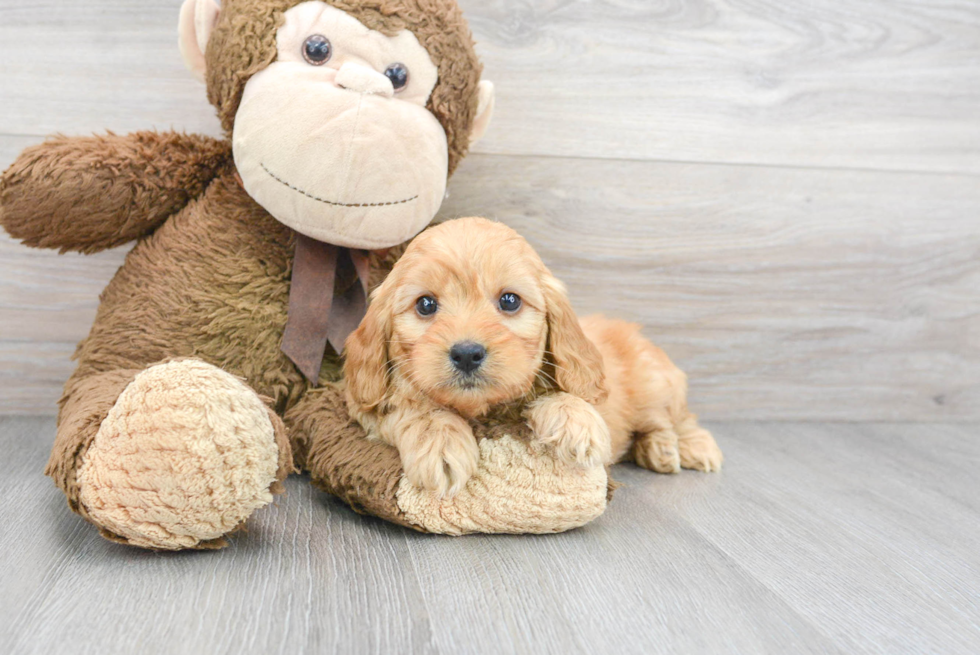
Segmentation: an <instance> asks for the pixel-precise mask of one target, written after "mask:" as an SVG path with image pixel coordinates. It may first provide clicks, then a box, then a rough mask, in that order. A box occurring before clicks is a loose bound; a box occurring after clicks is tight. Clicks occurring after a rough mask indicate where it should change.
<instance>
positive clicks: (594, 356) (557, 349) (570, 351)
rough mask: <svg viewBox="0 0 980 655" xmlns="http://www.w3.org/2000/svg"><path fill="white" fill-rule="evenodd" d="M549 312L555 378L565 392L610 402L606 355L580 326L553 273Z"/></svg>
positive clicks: (547, 284)
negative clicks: (608, 398) (604, 367)
mask: <svg viewBox="0 0 980 655" xmlns="http://www.w3.org/2000/svg"><path fill="white" fill-rule="evenodd" d="M542 282H543V287H544V297H545V303H546V304H547V312H548V350H549V351H550V352H551V357H552V358H553V359H554V363H555V378H556V379H557V381H558V386H559V387H561V389H562V391H566V392H568V393H570V394H572V395H573V396H578V397H579V398H582V399H583V400H585V401H587V402H589V403H592V404H593V405H594V404H596V403H600V402H602V401H603V400H605V399H606V396H608V395H609V394H608V392H607V391H606V387H605V381H606V380H605V374H604V373H603V368H602V355H601V354H599V350H598V349H597V348H596V347H595V344H593V343H592V342H591V341H589V339H588V337H586V336H585V333H584V332H582V326H581V325H579V322H578V317H577V316H575V312H574V311H572V304H571V303H570V302H569V300H568V294H567V292H566V291H565V285H564V284H562V283H561V282H560V281H559V280H558V279H557V278H555V277H554V276H552V275H551V274H550V273H549V274H545V275H544V279H543V280H542Z"/></svg>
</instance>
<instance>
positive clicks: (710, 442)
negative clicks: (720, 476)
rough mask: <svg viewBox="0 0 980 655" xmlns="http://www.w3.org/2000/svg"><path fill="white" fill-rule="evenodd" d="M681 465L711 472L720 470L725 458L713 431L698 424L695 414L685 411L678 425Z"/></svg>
mask: <svg viewBox="0 0 980 655" xmlns="http://www.w3.org/2000/svg"><path fill="white" fill-rule="evenodd" d="M676 430H677V437H678V447H679V450H680V456H681V466H683V467H684V468H686V469H695V470H698V471H704V472H705V473H710V472H711V471H720V470H721V463H722V461H723V460H724V458H723V457H722V454H721V448H719V447H718V444H717V443H716V442H715V438H714V437H712V436H711V433H710V432H708V431H707V430H705V429H704V428H702V427H701V426H700V425H698V419H697V417H696V416H695V415H694V414H691V413H689V412H688V413H685V415H684V417H683V418H682V419H681V420H680V421H678V422H677V426H676Z"/></svg>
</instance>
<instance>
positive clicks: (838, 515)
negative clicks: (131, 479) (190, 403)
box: [0, 417, 980, 654]
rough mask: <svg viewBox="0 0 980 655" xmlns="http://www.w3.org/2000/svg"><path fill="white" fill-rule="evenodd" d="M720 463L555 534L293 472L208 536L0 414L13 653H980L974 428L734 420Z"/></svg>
mask: <svg viewBox="0 0 980 655" xmlns="http://www.w3.org/2000/svg"><path fill="white" fill-rule="evenodd" d="M710 427H711V428H712V429H713V430H714V431H715V434H716V435H717V436H718V438H719V441H720V443H721V445H722V447H723V448H724V449H725V454H726V468H725V470H724V471H723V472H722V473H720V474H718V475H701V474H696V473H692V472H685V473H682V474H681V475H677V476H658V475H654V474H652V473H649V472H647V471H643V470H640V469H637V468H634V467H632V466H619V467H617V468H616V469H615V477H616V478H617V479H619V480H620V481H622V482H623V483H625V486H623V487H622V488H621V489H620V490H619V491H618V492H617V495H616V498H615V500H614V501H613V503H612V504H611V505H610V508H609V510H608V511H607V512H606V513H605V515H603V516H602V517H601V518H600V519H598V520H597V521H595V522H594V523H592V524H591V525H589V526H587V527H585V528H584V529H581V530H577V531H574V532H570V533H566V534H562V535H554V536H547V537H529V536H527V537H463V538H448V537H434V536H427V535H419V534H415V533H413V532H411V531H408V530H404V529H401V528H398V527H396V526H391V525H388V524H385V523H382V522H381V521H378V520H374V519H370V518H365V517H361V516H357V515H355V514H353V513H352V512H350V511H349V510H348V509H346V508H345V507H344V506H343V505H342V504H340V503H339V502H338V501H336V500H335V499H333V498H331V497H329V496H327V495H325V494H321V493H319V492H316V491H315V490H313V489H312V488H311V487H310V486H309V485H308V483H307V481H306V480H305V479H304V478H303V477H300V476H296V477H294V478H292V479H291V480H289V481H288V484H287V486H288V489H289V493H288V495H287V496H285V497H284V498H281V499H280V500H279V501H278V503H277V504H276V505H274V506H273V507H270V508H266V509H265V510H263V511H261V512H259V513H258V514H257V516H256V517H255V518H254V519H253V520H252V521H251V522H250V525H249V530H248V532H247V533H244V534H241V535H239V536H238V537H237V538H236V539H235V540H234V544H233V545H232V546H231V547H230V548H228V549H226V550H224V551H219V552H212V553H180V554H155V553H147V552H142V551H138V550H133V549H129V548H125V547H122V546H118V545H115V544H111V543H109V542H106V541H104V540H102V539H101V538H100V537H98V535H97V534H96V533H95V531H94V529H92V527H91V526H89V525H88V524H86V523H85V522H83V521H82V520H81V519H79V518H78V517H76V516H75V515H73V514H70V513H69V511H68V509H67V507H65V503H64V499H63V497H62V496H61V494H60V493H59V492H57V491H56V490H55V488H54V486H53V485H52V484H51V483H50V481H49V480H48V479H46V478H44V477H43V475H42V473H41V470H42V468H43V466H44V462H45V460H46V456H47V449H48V448H49V447H50V444H51V441H52V438H53V434H54V421H53V420H52V419H50V418H20V417H7V418H0V450H2V452H4V453H5V455H4V459H5V461H6V465H5V468H6V471H7V473H6V475H4V476H3V477H0V492H2V493H3V496H4V498H5V502H4V504H3V508H2V509H0V525H2V526H3V528H2V529H0V590H2V593H0V652H2V653H18V654H20V653H45V654H47V653H55V652H74V653H90V652H91V653H95V652H98V653H132V652H140V653H187V652H214V653H226V652H246V653H247V652H254V653H269V654H271V653H304V652H310V653H312V652H316V653H333V652H342V653H372V652H379V653H387V652H409V651H412V652H426V653H427V652H433V653H457V652H459V653H489V652H514V653H526V652H561V653H578V652H583V653H585V652H587V653H603V652H609V653H614V652H615V653H653V652H663V653H717V652H739V653H789V652H793V653H802V652H820V653H924V652H935V653H976V652H978V651H980V499H978V498H980V495H978V493H977V491H978V490H980V485H978V483H977V480H976V475H975V472H976V470H977V468H978V466H980V438H978V434H977V432H978V431H980V426H976V425H944V424H924V425H900V424H884V423H871V424H853V423H828V424H815V423H756V422H726V423H715V424H712V425H710Z"/></svg>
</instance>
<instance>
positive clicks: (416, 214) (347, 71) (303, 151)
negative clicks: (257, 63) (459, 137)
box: [232, 2, 492, 249]
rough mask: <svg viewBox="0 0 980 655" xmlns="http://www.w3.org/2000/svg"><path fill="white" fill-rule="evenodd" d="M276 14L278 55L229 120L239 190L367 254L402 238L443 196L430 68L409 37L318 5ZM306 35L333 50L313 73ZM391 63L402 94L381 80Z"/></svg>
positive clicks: (442, 142)
mask: <svg viewBox="0 0 980 655" xmlns="http://www.w3.org/2000/svg"><path fill="white" fill-rule="evenodd" d="M283 17H284V18H283V19H284V21H285V22H284V24H283V25H282V27H281V28H280V29H279V31H278V32H277V39H276V43H277V46H278V57H277V59H276V61H275V62H273V63H272V64H270V65H269V66H268V67H266V68H265V69H263V70H262V71H260V72H258V73H256V74H255V75H254V76H252V78H251V79H250V80H249V81H248V83H247V84H246V85H245V92H244V94H243V95H242V101H241V104H240V105H239V108H238V113H237V115H236V117H235V133H234V138H233V141H232V144H233V149H234V156H235V166H236V167H237V169H238V173H239V174H240V175H241V178H242V183H243V184H244V186H245V190H246V191H247V192H248V195H250V196H251V197H252V198H254V199H255V200H256V202H258V203H259V204H260V205H262V207H264V208H265V209H266V210H267V211H268V212H269V213H270V214H272V215H273V216H274V217H275V218H276V219H277V220H278V221H280V222H282V223H284V224H286V225H288V226H289V227H291V228H293V229H294V230H296V231H297V232H300V233H302V234H305V235H306V236H309V237H311V238H313V239H317V240H318V241H325V242H327V243H332V244H334V245H338V246H346V247H348V248H365V249H379V248H389V247H392V246H395V245H398V244H400V243H404V242H405V241H408V240H409V239H411V238H412V237H413V236H415V235H416V234H417V233H418V232H420V231H421V230H422V229H423V228H424V227H425V226H426V225H428V224H429V222H430V221H431V220H432V218H433V216H435V214H436V212H437V211H438V210H439V207H440V205H441V204H442V200H443V196H444V195H445V192H446V178H447V175H448V167H449V153H448V144H447V141H446V133H445V132H444V131H443V128H442V126H441V125H440V124H439V121H438V120H437V119H436V117H435V116H433V115H432V114H431V113H430V112H429V111H428V110H427V109H426V102H427V101H428V98H429V95H430V94H431V92H432V89H433V87H434V86H435V85H436V81H437V79H438V70H437V68H436V66H435V65H434V64H433V63H432V60H431V58H430V57H429V54H428V53H427V52H426V50H425V48H424V47H422V45H421V44H420V43H419V42H418V39H416V37H415V35H414V34H412V33H411V32H409V31H407V30H406V31H402V32H399V33H398V35H396V36H392V37H389V36H385V35H384V34H382V33H380V32H377V31H373V30H369V29H368V28H367V27H365V26H364V25H362V24H361V23H360V22H358V21H357V20H356V19H354V18H352V17H351V16H349V15H348V14H346V13H344V12H343V11H341V10H339V9H337V8H335V7H331V6H328V5H326V4H325V3H323V2H304V3H302V4H299V5H297V6H295V7H293V8H292V9H290V10H289V11H287V12H285V13H284V14H283ZM313 34H320V35H323V36H326V37H327V38H328V39H329V40H330V43H331V46H332V55H331V57H330V59H329V60H327V61H326V62H325V63H324V64H322V65H319V66H314V65H311V64H310V63H308V62H307V61H305V60H304V58H303V55H302V52H303V43H304V41H305V39H306V38H307V37H309V36H310V35H313ZM396 63H400V64H403V65H404V66H406V67H407V68H408V70H409V76H408V83H407V85H406V86H405V87H404V88H402V89H400V90H398V91H395V89H394V88H393V87H392V84H391V82H390V81H389V79H388V78H387V77H385V75H384V71H385V69H386V68H387V67H388V66H390V65H391V64H396ZM488 92H489V93H490V98H492V87H491V88H490V89H489V91H488ZM485 103H490V99H487V100H485Z"/></svg>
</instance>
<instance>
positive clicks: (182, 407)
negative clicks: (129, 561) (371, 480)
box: [46, 359, 292, 550]
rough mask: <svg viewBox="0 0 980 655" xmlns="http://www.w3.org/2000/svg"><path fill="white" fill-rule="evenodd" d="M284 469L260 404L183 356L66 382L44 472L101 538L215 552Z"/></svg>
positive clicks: (274, 430)
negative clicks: (142, 367)
mask: <svg viewBox="0 0 980 655" xmlns="http://www.w3.org/2000/svg"><path fill="white" fill-rule="evenodd" d="M291 470H292V452H291V449H290V447H289V442H288V440H287V438H286V435H285V430H284V428H283V424H282V422H281V421H280V420H279V418H278V417H277V416H276V415H275V414H274V413H273V412H272V411H271V410H270V409H269V408H268V407H267V406H266V404H265V403H264V402H263V400H262V398H261V397H260V396H258V394H256V393H255V392H254V391H253V390H252V389H250V388H249V387H248V386H247V385H245V383H244V382H242V381H241V380H240V379H238V378H236V377H234V376H232V375H230V374H229V373H226V372H224V371H222V370H221V369H219V368H216V367H214V366H211V365H210V364H206V363H204V362H201V361H199V360H193V359H185V360H177V361H171V362H166V363H163V364H157V365H154V366H150V367H148V368H146V369H145V370H142V371H139V370H118V371H111V372H107V373H99V374H93V375H90V376H88V377H83V378H76V379H73V380H71V381H70V382H69V383H68V385H67V386H66V389H65V395H64V397H63V399H62V408H61V414H60V416H59V420H58V435H57V438H56V440H55V446H54V449H53V450H52V452H51V458H50V460H49V461H48V466H47V469H46V473H47V474H48V475H50V476H51V477H52V478H54V481H55V483H56V484H57V485H58V487H60V488H61V489H62V490H63V491H64V492H65V495H66V496H67V497H68V502H69V504H70V505H71V507H72V509H74V510H75V511H77V512H78V513H79V514H81V515H82V516H84V517H85V518H86V519H88V520H89V521H91V522H92V523H94V524H95V525H97V526H98V527H99V528H100V529H101V531H102V534H103V536H105V537H107V538H109V539H111V540H113V541H119V542H122V543H127V544H130V545H134V546H141V547H144V548H154V549H163V550H179V549H184V548H218V547H221V546H223V545H225V541H224V539H223V536H224V535H225V534H227V533H229V532H231V531H233V530H234V529H235V528H237V527H238V526H239V525H241V524H242V523H243V522H244V521H245V519H247V518H248V517H249V515H251V514H252V512H253V511H254V510H256V509H258V508H259V507H262V506H264V505H267V504H269V503H270V502H271V501H272V494H274V493H279V492H281V490H282V485H281V482H282V480H284V479H285V477H286V476H287V475H288V474H289V472H290V471H291Z"/></svg>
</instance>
